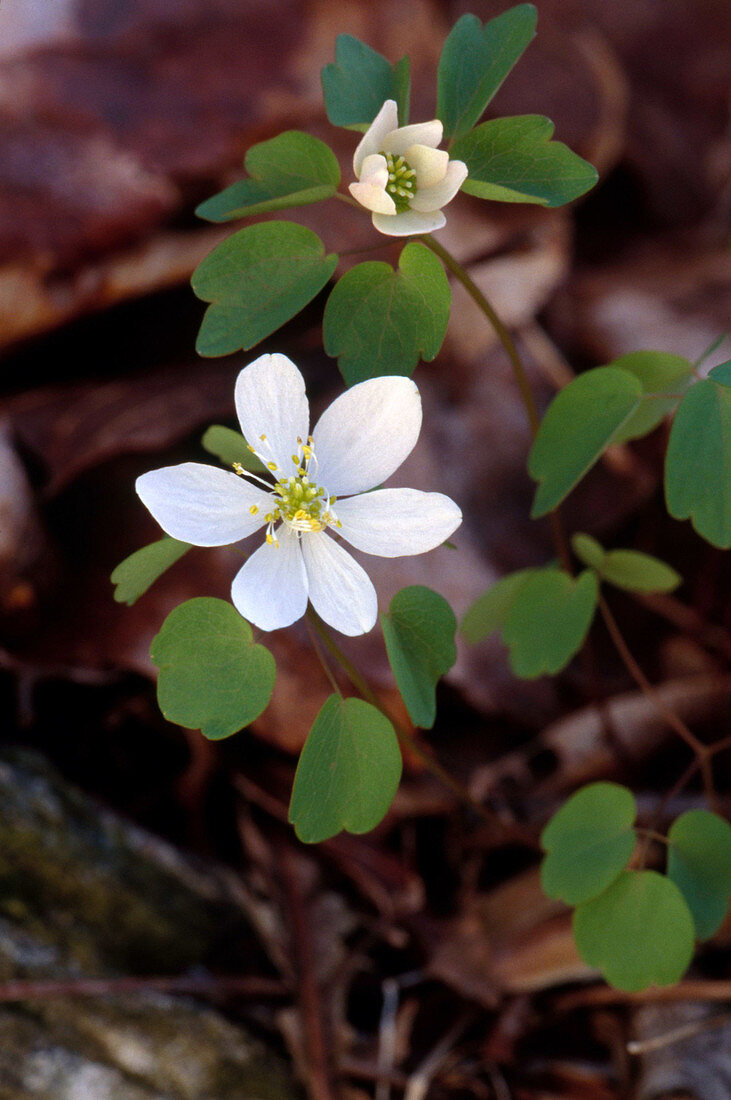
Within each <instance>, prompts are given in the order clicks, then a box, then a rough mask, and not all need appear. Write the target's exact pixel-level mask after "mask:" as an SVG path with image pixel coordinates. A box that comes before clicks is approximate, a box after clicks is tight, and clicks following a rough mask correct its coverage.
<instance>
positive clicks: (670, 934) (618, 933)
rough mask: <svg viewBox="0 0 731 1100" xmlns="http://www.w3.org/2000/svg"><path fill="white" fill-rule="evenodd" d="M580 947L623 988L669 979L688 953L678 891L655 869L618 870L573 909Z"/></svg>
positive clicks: (686, 919) (687, 923) (688, 930)
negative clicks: (601, 890) (601, 888)
mask: <svg viewBox="0 0 731 1100" xmlns="http://www.w3.org/2000/svg"><path fill="white" fill-rule="evenodd" d="M573 925H574V937H575V939H576V946H577V947H578V949H579V953H580V955H581V957H582V958H583V959H584V961H585V962H587V963H588V964H589V966H595V967H597V968H598V969H599V970H600V971H601V972H602V974H603V975H604V977H605V978H606V980H607V981H608V982H609V984H610V985H612V986H614V987H615V989H621V990H624V991H626V992H628V993H634V992H637V991H638V990H640V989H647V987H648V986H650V985H660V986H662V985H673V984H674V983H675V982H677V981H678V980H679V979H680V978H681V977H682V975H683V973H684V972H685V970H686V968H687V966H688V964H689V962H690V960H691V957H692V955H693V937H694V927H693V918H692V916H691V914H690V910H689V909H688V906H687V905H686V903H685V901H684V899H683V895H682V894H681V892H680V890H679V889H678V887H677V886H676V885H675V883H674V882H671V881H670V879H667V878H665V877H664V875H660V874H658V873H657V871H623V872H622V873H621V874H620V876H619V877H618V878H617V879H615V881H614V882H613V883H612V885H611V886H609V887H608V889H607V890H605V891H604V893H602V894H599V896H598V897H595V898H592V899H591V900H590V901H586V902H584V903H583V904H582V905H580V906H578V908H577V909H576V910H575V911H574V921H573Z"/></svg>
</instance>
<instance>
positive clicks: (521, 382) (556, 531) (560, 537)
mask: <svg viewBox="0 0 731 1100" xmlns="http://www.w3.org/2000/svg"><path fill="white" fill-rule="evenodd" d="M421 239H422V240H423V242H424V244H425V245H426V246H427V248H430V249H431V251H432V252H433V253H434V255H435V256H438V257H439V259H440V260H441V261H442V263H443V264H444V266H445V267H447V268H448V269H449V270H450V271H451V272H452V274H453V275H454V277H455V279H457V281H458V282H460V283H461V284H462V286H463V287H464V288H465V290H466V291H467V293H468V294H469V296H470V298H471V299H472V301H473V302H474V303H475V305H476V306H477V307H478V309H480V310H481V312H482V313H483V314H484V315H485V317H487V319H488V321H489V322H490V324H491V325H492V327H493V329H494V330H495V333H496V335H497V337H498V339H499V340H500V343H501V344H502V346H503V348H504V349H505V352H506V354H507V356H508V358H509V359H510V363H511V366H512V368H513V374H514V376H515V381H516V383H517V386H518V389H519V391H520V396H521V400H522V402H523V406H524V408H525V412H526V416H527V417H528V424H529V426H530V433H531V436H532V437H533V439H535V437H536V435H537V434H538V429H539V427H540V424H541V418H540V415H539V413H538V407H537V406H536V402H535V398H534V397H533V390H532V389H531V385H530V382H529V380H528V375H527V373H526V370H525V367H524V366H523V361H522V359H521V358H520V355H519V353H518V349H517V348H516V346H515V341H514V340H513V338H512V336H511V335H510V332H509V330H508V328H507V327H506V325H504V324H503V322H502V321H501V319H500V317H499V316H498V314H497V313H496V312H495V309H494V308H493V307H492V306H491V305H490V303H489V302H488V300H487V298H486V297H485V295H484V294H483V293H482V291H481V290H480V288H479V287H478V286H477V285H476V283H474V282H473V280H472V279H471V278H470V276H469V275H468V273H467V272H466V271H465V269H464V268H463V267H462V265H461V264H460V263H458V262H457V260H455V258H454V256H453V255H452V253H451V252H448V251H447V249H446V248H444V246H443V245H441V244H440V243H439V241H437V240H435V239H434V237H432V235H431V234H430V233H427V234H425V235H424V236H423V237H422V238H421ZM548 522H549V523H550V525H551V537H552V539H553V545H554V549H555V551H556V556H557V557H558V559H559V561H560V562H561V566H562V567H563V568H564V569H565V570H566V572H567V573H569V574H571V573H573V565H572V561H571V553H570V551H569V546H568V540H567V538H566V534H565V532H564V529H563V524H562V523H561V517H560V515H559V512H558V509H556V510H554V511H553V512H550V513H549V515H548Z"/></svg>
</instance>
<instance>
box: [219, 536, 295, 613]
mask: <svg viewBox="0 0 731 1100" xmlns="http://www.w3.org/2000/svg"><path fill="white" fill-rule="evenodd" d="M275 537H276V539H277V541H278V542H279V546H278V547H277V546H270V545H269V543H268V542H265V543H264V544H263V546H260V547H259V549H258V550H257V551H256V552H255V553H254V554H252V555H251V557H250V558H249V560H248V561H247V562H246V564H245V565H244V566H243V567H242V568H241V569H240V570H239V572H238V573H237V574H236V576H235V577H234V582H233V584H232V585H231V599H232V600H233V603H234V606H235V607H236V609H237V611H240V612H241V614H242V615H243V616H244V618H245V619H248V620H249V622H250V623H254V625H255V626H258V627H259V628H260V630H279V629H280V627H283V626H289V625H290V624H291V623H294V622H296V621H297V619H301V618H302V616H303V615H304V613H305V611H306V610H307V573H306V571H305V563H304V561H303V560H302V552H301V550H300V540H299V539H298V538H297V535H296V534H295V533H294V532H293V531H290V529H289V528H288V527H285V525H284V524H282V525H281V527H280V528H279V530H278V531H277V532H276V535H275Z"/></svg>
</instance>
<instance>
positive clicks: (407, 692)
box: [381, 584, 457, 729]
mask: <svg viewBox="0 0 731 1100" xmlns="http://www.w3.org/2000/svg"><path fill="white" fill-rule="evenodd" d="M381 626H382V628H383V636H384V639H385V641H386V651H387V653H388V660H389V662H390V664H391V668H392V669H393V674H394V676H395V677H396V683H397V684H398V689H399V691H400V692H401V697H402V698H403V701H404V703H405V704H406V709H407V710H408V712H409V717H410V718H411V721H412V722H413V723H414V725H415V726H421V728H422V729H431V727H432V726H433V725H434V721H435V719H436V711H437V703H436V685H437V682H438V680H439V679H440V677H441V676H443V675H444V674H445V672H448V671H449V669H450V668H451V667H452V665H453V664H454V662H455V661H456V660H457V647H456V646H455V644H454V634H455V631H456V629H457V620H456V618H455V617H454V612H453V611H452V608H451V607H450V606H449V604H448V603H447V601H446V600H445V599H444V597H443V596H440V595H439V594H438V593H437V592H433V591H432V590H431V589H430V588H425V587H423V586H422V585H418V584H415V585H410V586H409V587H407V588H402V589H401V591H400V592H397V593H396V595H395V596H394V597H393V599H392V600H391V604H390V606H389V609H388V614H387V615H381Z"/></svg>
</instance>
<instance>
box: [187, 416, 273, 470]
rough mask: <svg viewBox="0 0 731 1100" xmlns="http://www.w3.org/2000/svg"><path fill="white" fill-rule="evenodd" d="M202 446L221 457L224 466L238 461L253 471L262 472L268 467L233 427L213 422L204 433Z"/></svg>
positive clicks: (246, 468)
mask: <svg viewBox="0 0 731 1100" xmlns="http://www.w3.org/2000/svg"><path fill="white" fill-rule="evenodd" d="M201 446H202V447H203V448H204V450H206V451H208V453H209V454H211V455H215V456H216V458H218V459H220V460H221V462H223V464H224V466H233V465H234V463H237V464H238V465H239V466H243V467H244V469H245V470H251V471H252V472H253V473H261V472H262V470H265V469H266V467H265V466H264V463H263V462H260V461H259V459H258V458H257V457H256V455H255V454H252V453H251V451H250V450H249V447H248V444H247V442H246V440H245V439H244V437H243V435H242V434H241V432H235V431H234V430H233V428H224V426H223V425H222V424H211V426H210V428H208V429H207V430H206V431H205V432H204V433H203V438H202V439H201Z"/></svg>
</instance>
